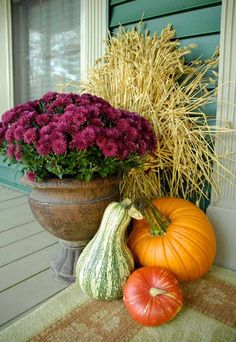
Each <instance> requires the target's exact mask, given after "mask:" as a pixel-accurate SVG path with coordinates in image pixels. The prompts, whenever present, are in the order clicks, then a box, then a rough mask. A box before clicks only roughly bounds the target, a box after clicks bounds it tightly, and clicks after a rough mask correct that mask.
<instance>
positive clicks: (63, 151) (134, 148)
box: [0, 92, 156, 180]
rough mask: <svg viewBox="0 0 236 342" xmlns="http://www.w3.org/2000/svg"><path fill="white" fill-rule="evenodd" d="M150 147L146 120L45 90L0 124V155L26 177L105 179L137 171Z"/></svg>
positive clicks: (96, 100)
mask: <svg viewBox="0 0 236 342" xmlns="http://www.w3.org/2000/svg"><path fill="white" fill-rule="evenodd" d="M155 148H156V137H155V135H154V132H153V130H152V128H151V126H150V124H149V123H148V121H147V120H146V119H144V118H143V117H141V116H139V115H138V114H137V113H133V112H128V111H126V110H121V109H116V108H114V107H112V106H111V105H110V104H109V103H108V102H107V101H105V100H104V99H102V98H99V97H97V96H92V95H90V94H82V95H79V94H72V93H71V94H63V93H56V92H49V93H46V94H45V95H44V96H43V97H42V98H41V99H39V100H35V101H30V102H27V103H24V104H20V105H17V106H15V107H14V108H12V109H10V110H8V111H7V112H5V113H4V114H3V116H2V122H0V153H1V154H3V155H5V156H7V158H8V159H10V161H11V162H12V163H16V162H19V163H21V165H22V168H23V170H24V171H26V173H27V174H28V177H29V178H30V179H34V178H36V179H37V180H40V179H44V178H48V177H54V176H55V175H56V176H57V177H59V178H62V177H73V178H77V179H80V180H91V179H93V178H94V177H96V176H102V177H107V176H108V175H111V174H118V173H119V172H123V171H125V170H128V169H130V168H132V167H137V166H138V165H140V162H141V160H142V156H144V155H145V154H146V153H154V151H155Z"/></svg>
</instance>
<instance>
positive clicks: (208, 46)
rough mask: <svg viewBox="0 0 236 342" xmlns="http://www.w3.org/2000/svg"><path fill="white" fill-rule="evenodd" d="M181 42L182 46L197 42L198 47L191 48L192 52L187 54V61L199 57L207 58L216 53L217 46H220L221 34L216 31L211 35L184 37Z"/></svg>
mask: <svg viewBox="0 0 236 342" xmlns="http://www.w3.org/2000/svg"><path fill="white" fill-rule="evenodd" d="M180 42H181V45H182V46H187V45H189V44H197V48H194V49H191V53H190V54H189V55H186V56H185V59H186V61H187V62H190V61H191V60H193V59H197V58H200V59H207V58H210V57H211V56H212V55H213V54H214V52H215V50H216V48H217V47H218V46H219V42H220V34H219V33H216V34H212V35H210V36H208V35H207V36H202V37H191V38H184V39H181V40H180Z"/></svg>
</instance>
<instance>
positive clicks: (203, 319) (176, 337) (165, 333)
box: [0, 266, 236, 342]
mask: <svg viewBox="0 0 236 342" xmlns="http://www.w3.org/2000/svg"><path fill="white" fill-rule="evenodd" d="M181 287H182V289H183V293H184V307H183V309H182V310H181V311H180V313H179V314H178V315H177V316H176V317H175V318H174V319H173V320H172V321H170V322H169V323H167V324H164V325H162V326H159V327H154V328H149V327H143V326H141V325H140V324H138V323H136V322H135V321H133V320H132V319H131V318H130V316H129V314H128V313H127V311H126V309H125V307H124V305H123V303H122V300H117V301H113V302H101V301H96V300H92V299H90V298H89V297H87V296H86V295H85V294H83V293H82V291H81V290H80V289H79V287H78V285H76V284H73V285H71V286H69V287H68V288H67V289H65V290H64V291H62V292H60V293H59V294H58V295H56V296H55V297H53V298H52V299H50V300H49V301H48V302H47V303H46V304H44V305H42V306H41V307H39V308H38V309H36V310H35V311H33V312H31V313H30V314H28V315H27V316H25V317H24V318H22V319H21V320H19V321H17V322H16V323H14V324H12V325H11V326H9V327H7V328H6V329H4V330H2V331H1V332H0V341H1V342H23V341H31V342H36V341H37V342H38V341H42V342H77V341H83V342H84V341H90V342H93V341H94V342H95V341H96V342H97V341H105V342H107V341H117V342H118V341H120V342H125V341H140V342H149V341H150V342H153V341H158V342H185V341H191V342H201V341H202V342H208V341H212V342H227V341H231V342H235V341H236V272H232V271H230V270H226V269H223V268H221V267H218V266H213V267H212V269H211V271H210V272H209V273H208V274H207V275H205V276H204V277H203V278H201V279H199V280H197V281H194V282H191V283H185V284H181Z"/></svg>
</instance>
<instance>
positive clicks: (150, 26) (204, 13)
mask: <svg viewBox="0 0 236 342" xmlns="http://www.w3.org/2000/svg"><path fill="white" fill-rule="evenodd" d="M220 17H221V6H220V5H218V6H213V7H209V8H202V9H198V10H194V11H188V12H182V13H177V14H173V15H168V16H164V17H160V18H154V19H150V20H146V21H143V24H142V29H141V31H143V32H145V31H146V30H148V31H149V32H150V34H153V33H154V32H157V33H158V34H160V32H161V31H162V30H163V28H164V27H166V26H167V25H172V26H173V28H174V29H175V30H176V37H177V38H187V37H194V36H201V35H209V34H213V33H219V32H220ZM124 27H125V29H131V28H132V27H136V28H137V29H138V28H139V24H138V23H134V24H128V25H124ZM116 30H117V28H115V29H114V28H112V27H111V31H112V32H113V33H114V32H115V31H116Z"/></svg>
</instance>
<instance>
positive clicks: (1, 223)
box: [0, 204, 35, 231]
mask: <svg viewBox="0 0 236 342" xmlns="http://www.w3.org/2000/svg"><path fill="white" fill-rule="evenodd" d="M34 220H35V218H34V216H33V214H32V212H31V209H30V207H29V205H26V204H21V205H19V206H17V207H15V208H14V211H13V209H12V208H8V209H4V210H2V211H1V212H0V231H4V230H8V229H11V228H13V227H15V226H20V225H22V224H25V223H28V222H30V221H34Z"/></svg>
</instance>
